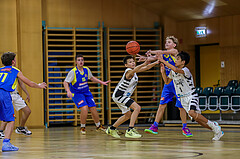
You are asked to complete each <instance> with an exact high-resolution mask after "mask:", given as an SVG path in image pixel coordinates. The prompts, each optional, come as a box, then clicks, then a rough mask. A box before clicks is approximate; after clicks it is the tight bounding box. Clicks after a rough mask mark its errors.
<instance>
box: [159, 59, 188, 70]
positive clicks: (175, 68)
mask: <svg viewBox="0 0 240 159" xmlns="http://www.w3.org/2000/svg"><path fill="white" fill-rule="evenodd" d="M158 59H159V61H160V62H162V63H163V64H164V65H166V66H167V67H168V68H170V69H171V70H173V71H174V72H177V73H181V74H184V71H183V70H182V69H179V68H177V67H175V66H173V65H171V64H170V63H168V62H167V61H165V60H164V59H163V57H162V55H161V56H159V57H158Z"/></svg>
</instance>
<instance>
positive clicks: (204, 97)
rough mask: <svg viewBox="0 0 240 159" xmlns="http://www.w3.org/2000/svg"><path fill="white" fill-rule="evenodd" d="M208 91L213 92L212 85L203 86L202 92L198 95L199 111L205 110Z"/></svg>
mask: <svg viewBox="0 0 240 159" xmlns="http://www.w3.org/2000/svg"><path fill="white" fill-rule="evenodd" d="M210 93H213V87H206V88H204V90H203V92H202V93H200V94H198V95H199V108H200V110H201V111H205V110H207V108H208V97H209V95H210Z"/></svg>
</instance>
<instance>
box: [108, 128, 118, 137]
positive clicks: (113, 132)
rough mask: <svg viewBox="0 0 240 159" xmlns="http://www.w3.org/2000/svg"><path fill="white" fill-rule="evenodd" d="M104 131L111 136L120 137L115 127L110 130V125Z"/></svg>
mask: <svg viewBox="0 0 240 159" xmlns="http://www.w3.org/2000/svg"><path fill="white" fill-rule="evenodd" d="M106 133H107V134H108V135H111V136H112V137H115V138H120V136H119V135H118V131H117V129H115V130H112V129H110V127H108V128H107V130H106Z"/></svg>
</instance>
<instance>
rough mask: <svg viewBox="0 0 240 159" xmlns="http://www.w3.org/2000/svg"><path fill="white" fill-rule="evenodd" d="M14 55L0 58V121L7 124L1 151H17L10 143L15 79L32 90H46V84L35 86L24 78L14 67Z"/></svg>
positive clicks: (5, 55) (12, 126) (9, 53)
mask: <svg viewBox="0 0 240 159" xmlns="http://www.w3.org/2000/svg"><path fill="white" fill-rule="evenodd" d="M15 56H16V54H15V53H12V52H7V53H4V54H3V55H2V57H1V60H2V63H3V65H4V67H2V68H0V120H1V121H4V122H7V125H6V129H5V137H4V140H3V144H2V151H3V152H4V151H18V147H15V146H13V145H12V144H11V143H10V138H11V134H12V131H13V128H14V121H15V117H14V109H13V104H12V98H11V95H10V92H12V91H14V90H15V89H16V83H17V78H19V79H20V80H22V81H23V82H24V83H26V84H27V85H28V86H30V87H33V88H46V87H47V84H46V83H44V82H43V83H39V84H36V83H34V82H32V81H30V80H29V79H28V78H26V77H25V76H24V75H23V74H22V72H21V71H20V70H19V69H17V68H16V67H14V66H16V58H15Z"/></svg>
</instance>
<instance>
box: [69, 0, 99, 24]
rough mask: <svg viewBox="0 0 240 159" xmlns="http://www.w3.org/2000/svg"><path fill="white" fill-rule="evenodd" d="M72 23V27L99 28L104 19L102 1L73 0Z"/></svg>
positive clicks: (71, 5)
mask: <svg viewBox="0 0 240 159" xmlns="http://www.w3.org/2000/svg"><path fill="white" fill-rule="evenodd" d="M70 2H71V3H70V7H71V9H70V17H69V18H70V23H71V26H72V27H81V28H92V27H95V28H97V27H98V26H97V25H98V22H101V21H102V1H99V0H91V1H86V0H71V1H70Z"/></svg>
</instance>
